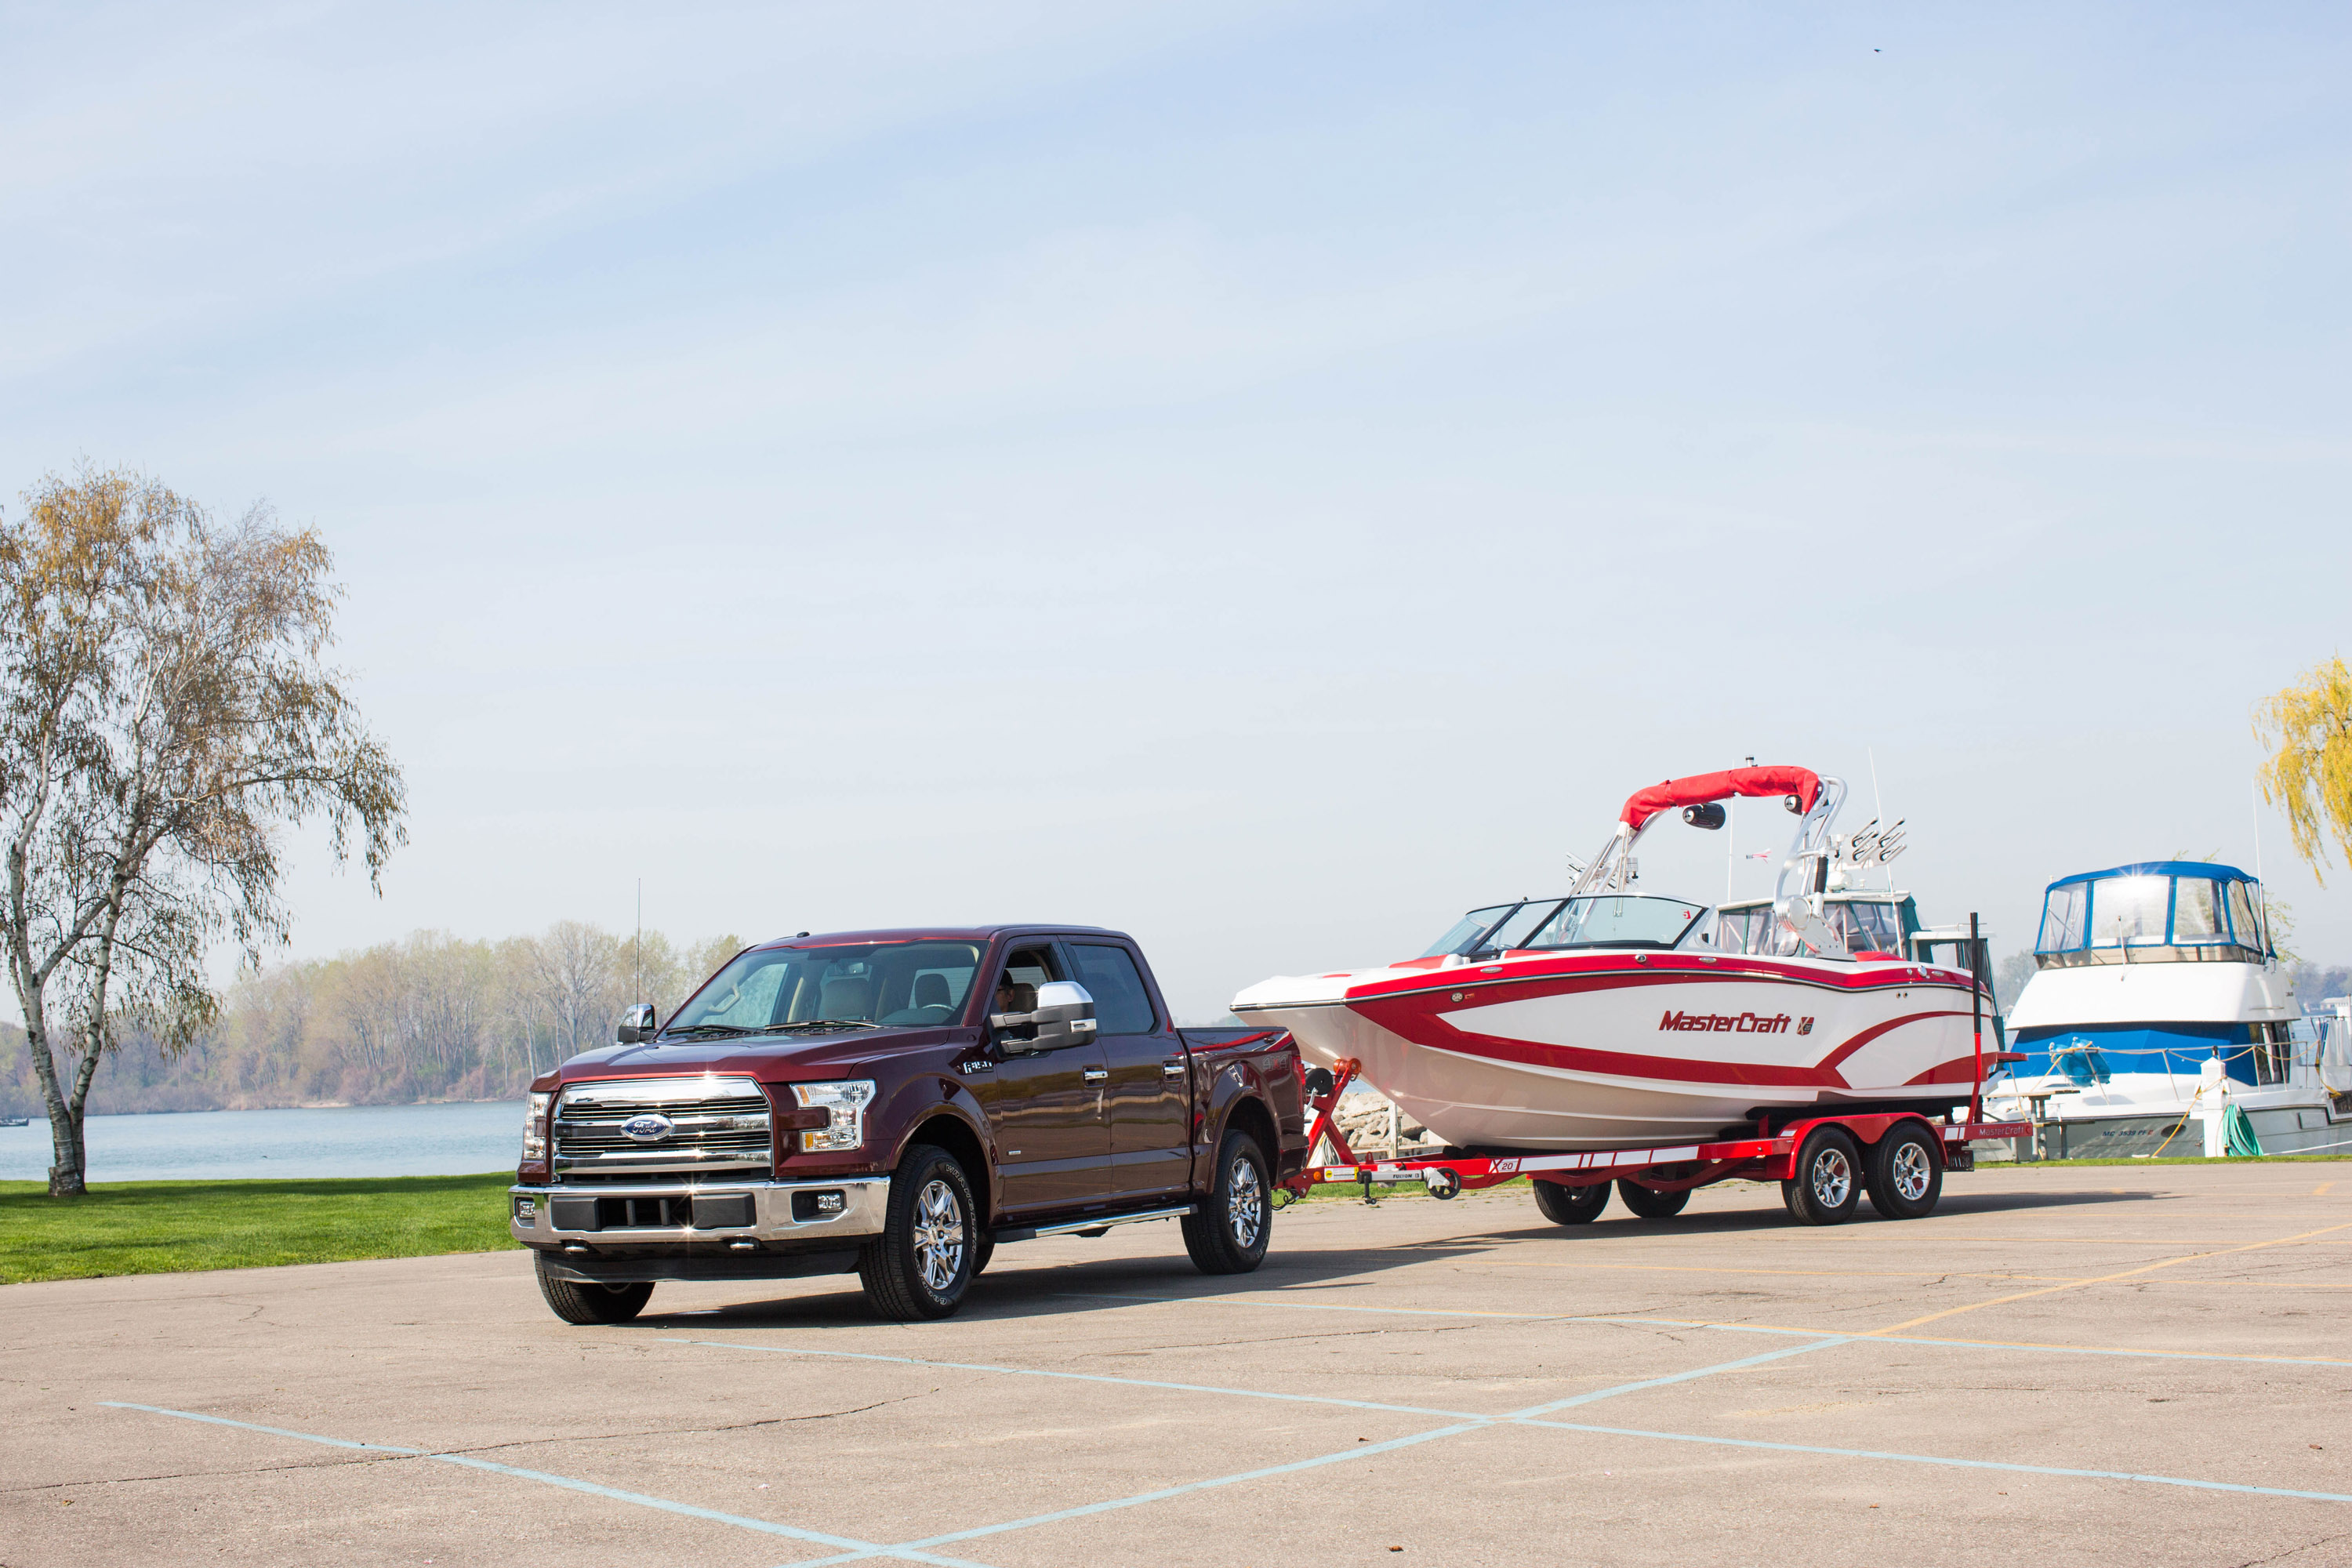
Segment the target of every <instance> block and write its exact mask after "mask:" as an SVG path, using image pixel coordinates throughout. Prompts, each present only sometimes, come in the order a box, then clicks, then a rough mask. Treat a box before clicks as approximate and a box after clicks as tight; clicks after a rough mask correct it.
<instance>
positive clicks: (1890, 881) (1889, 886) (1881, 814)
mask: <svg viewBox="0 0 2352 1568" xmlns="http://www.w3.org/2000/svg"><path fill="white" fill-rule="evenodd" d="M1863 750H1864V752H1865V753H1866V754H1867V755H1868V756H1869V758H1870V809H1871V810H1873V811H1874V812H1876V813H1877V814H1878V820H1879V821H1881V822H1884V821H1885V820H1886V799H1885V796H1883V795H1880V794H1879V793H1878V748H1877V747H1875V746H1865V747H1864V748H1863ZM1878 864H1879V867H1880V868H1881V869H1882V870H1884V871H1885V873H1886V890H1887V891H1888V892H1890V893H1891V892H1893V891H1894V890H1895V868H1894V866H1893V865H1892V864H1891V863H1889V862H1888V861H1886V860H1884V859H1882V860H1880V861H1879V863H1878Z"/></svg>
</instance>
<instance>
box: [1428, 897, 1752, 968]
mask: <svg viewBox="0 0 2352 1568" xmlns="http://www.w3.org/2000/svg"><path fill="white" fill-rule="evenodd" d="M1705 913H1706V909H1705V907H1704V906H1703V905H1700V904H1696V903H1691V902H1688V901H1686V900H1682V899H1661V898H1653V897H1651V896H1650V895H1648V894H1646V893H1608V894H1602V895H1601V896H1598V897H1594V898H1587V899H1531V900H1528V901H1526V902H1524V903H1517V904H1496V905H1495V906H1494V907H1493V908H1492V909H1485V910H1471V911H1470V912H1469V913H1468V914H1466V915H1465V916H1463V917H1462V919H1461V920H1460V921H1457V922H1455V924H1454V929H1453V930H1451V931H1447V932H1446V933H1445V934H1444V936H1442V937H1440V938H1439V939H1438V940H1437V942H1436V944H1435V945H1434V946H1433V947H1432V948H1431V949H1430V950H1429V951H1428V952H1425V953H1423V954H1422V956H1423V958H1435V957H1438V956H1440V955H1441V954H1444V953H1449V952H1458V953H1461V954H1463V955H1464V956H1465V957H1468V956H1472V955H1475V954H1479V953H1494V952H1528V951H1530V950H1542V949H1550V948H1564V947H1672V946H1674V945H1675V943H1676V942H1680V941H1682V939H1683V936H1684V934H1685V932H1687V931H1689V930H1690V928H1691V927H1692V926H1693V925H1694V924H1695V923H1696V921H1698V918H1699V917H1700V916H1701V915H1702V914H1705Z"/></svg>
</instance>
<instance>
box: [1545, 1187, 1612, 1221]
mask: <svg viewBox="0 0 2352 1568" xmlns="http://www.w3.org/2000/svg"><path fill="white" fill-rule="evenodd" d="M1533 1185H1534V1187H1535V1189H1536V1207H1538V1209H1541V1210H1542V1211H1543V1216H1544V1218H1546V1219H1548V1220H1549V1221H1551V1222H1552V1224H1554V1225H1591V1223H1592V1222H1593V1221H1594V1220H1596V1219H1599V1218H1600V1217H1601V1210H1602V1209H1605V1208H1607V1207H1608V1206H1609V1184H1608V1183H1606V1182H1595V1183H1593V1184H1591V1186H1589V1187H1570V1186H1563V1185H1561V1184H1559V1183H1558V1182H1537V1183H1534V1184H1533Z"/></svg>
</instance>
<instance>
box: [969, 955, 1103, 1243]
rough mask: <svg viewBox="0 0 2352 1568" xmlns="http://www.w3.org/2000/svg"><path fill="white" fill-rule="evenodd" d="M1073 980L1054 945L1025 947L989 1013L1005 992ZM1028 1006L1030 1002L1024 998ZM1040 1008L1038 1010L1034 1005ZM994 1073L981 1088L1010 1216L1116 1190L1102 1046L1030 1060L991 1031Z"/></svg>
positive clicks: (1001, 972)
mask: <svg viewBox="0 0 2352 1568" xmlns="http://www.w3.org/2000/svg"><path fill="white" fill-rule="evenodd" d="M1068 978H1069V975H1068V973H1066V964H1065V963H1064V962H1063V960H1062V958H1061V955H1060V954H1059V953H1057V952H1055V949H1054V944H1053V943H1052V942H1044V941H1040V942H1028V943H1024V944H1022V945H1020V946H1018V947H1016V948H1014V949H1013V951H1012V952H1008V953H1006V954H1005V957H1004V959H1003V963H1002V964H1001V965H1000V967H999V969H998V971H997V973H996V974H995V975H994V976H992V978H991V986H992V989H991V991H990V992H989V994H988V998H987V1001H986V1003H985V1009H986V1012H987V1013H988V1014H990V1015H994V1014H996V1013H999V1012H1001V1011H1003V1010H1004V1009H1003V1008H1001V1007H1000V1006H999V1005H998V1002H999V999H1000V997H1001V996H1002V994H1003V991H1002V988H1003V987H1004V986H1005V985H1007V984H1011V985H1013V986H1026V987H1029V988H1031V990H1032V991H1034V988H1035V987H1037V986H1040V985H1043V984H1045V983H1046V982H1048V981H1052V980H1066V979H1068ZM1022 999H1024V1000H1028V999H1029V998H1028V997H1027V996H1026V994H1024V996H1023V998H1022ZM1032 1005H1034V1002H1033V1004H1032ZM989 1054H990V1057H991V1058H992V1060H993V1061H994V1062H995V1064H996V1065H995V1067H994V1068H993V1069H992V1071H990V1072H989V1073H988V1074H987V1075H985V1079H984V1082H983V1083H982V1084H978V1085H975V1091H976V1093H977V1094H978V1097H979V1099H980V1101H981V1103H982V1106H984V1107H985V1108H986V1109H987V1111H988V1125H989V1130H990V1131H991V1132H992V1133H993V1134H994V1135H995V1139H996V1155H997V1163H996V1168H997V1173H998V1175H999V1176H1000V1177H1002V1178H1003V1186H1004V1213H1005V1214H1006V1215H1015V1214H1021V1213H1024V1212H1028V1213H1034V1212H1039V1211H1042V1210H1045V1209H1055V1208H1066V1207H1071V1206H1074V1205H1081V1204H1085V1203H1087V1202H1090V1201H1098V1200H1099V1199H1100V1198H1101V1197H1102V1196H1103V1194H1105V1192H1106V1191H1107V1190H1108V1188H1109V1185H1110V1163H1111V1160H1110V1128H1109V1122H1108V1119H1107V1118H1106V1117H1105V1116H1104V1114H1103V1104H1104V1098H1105V1096H1104V1090H1105V1089H1106V1088H1107V1087H1108V1075H1107V1073H1106V1071H1105V1068H1104V1065H1103V1048H1102V1046H1101V1044H1100V1043H1099V1042H1097V1041H1088V1042H1087V1043H1086V1044H1083V1045H1076V1046H1065V1047H1062V1048H1061V1049H1059V1050H1054V1051H1042V1052H1029V1051H1024V1049H1023V1048H1022V1042H1021V1041H1020V1040H1019V1039H1018V1038H1013V1037H1002V1038H1001V1037H998V1036H997V1033H996V1031H994V1030H993V1029H992V1030H991V1031H990V1052H989Z"/></svg>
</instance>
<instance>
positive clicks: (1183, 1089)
mask: <svg viewBox="0 0 2352 1568" xmlns="http://www.w3.org/2000/svg"><path fill="white" fill-rule="evenodd" d="M1066 951H1067V952H1069V955H1070V963H1071V966H1072V967H1073V968H1075V969H1076V971H1077V980H1078V984H1081V985H1083V986H1085V987H1086V988H1087V994H1090V995H1091V996H1093V997H1094V999H1095V1022H1096V1026H1097V1032H1098V1033H1099V1035H1100V1037H1101V1039H1102V1050H1103V1061H1104V1065H1105V1066H1107V1067H1108V1068H1109V1069H1110V1081H1109V1083H1108V1085H1107V1086H1106V1087H1107V1089H1108V1091H1109V1092H1108V1096H1107V1098H1108V1101H1109V1106H1108V1109H1109V1117H1110V1161H1111V1172H1110V1182H1111V1185H1112V1188H1113V1190H1114V1191H1116V1192H1117V1193H1118V1194H1119V1195H1120V1196H1122V1197H1131V1198H1142V1197H1154V1196H1159V1195H1161V1194H1176V1193H1181V1192H1184V1191H1185V1190H1187V1189H1188V1188H1189V1187H1190V1186H1191V1185H1192V1092H1191V1079H1190V1075H1189V1069H1188V1068H1187V1067H1186V1065H1185V1059H1184V1044H1183V1042H1182V1041H1181V1040H1180V1039H1178V1038H1177V1037H1176V1031H1175V1030H1174V1028H1172V1027H1171V1026H1170V1025H1169V1022H1168V1020H1167V1019H1165V1018H1163V1017H1161V1016H1160V1010H1159V1008H1158V1007H1156V1006H1155V1005H1153V1004H1152V1000H1151V989H1150V986H1148V985H1146V984H1144V983H1143V973H1142V971H1141V969H1140V968H1139V966H1138V965H1137V963H1136V961H1135V954H1134V953H1132V952H1129V951H1128V950H1127V949H1126V948H1125V947H1123V946H1121V945H1119V944H1118V943H1116V942H1069V943H1067V944H1066Z"/></svg>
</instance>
